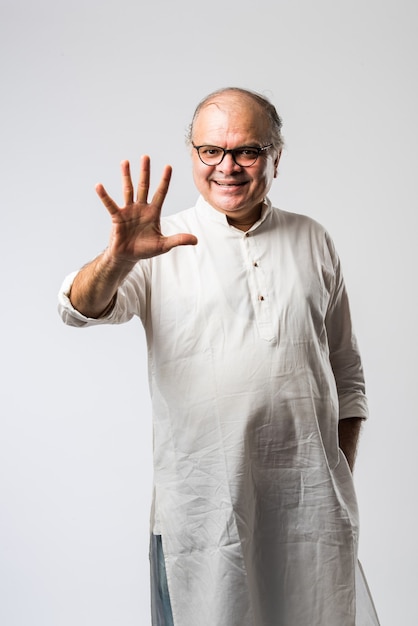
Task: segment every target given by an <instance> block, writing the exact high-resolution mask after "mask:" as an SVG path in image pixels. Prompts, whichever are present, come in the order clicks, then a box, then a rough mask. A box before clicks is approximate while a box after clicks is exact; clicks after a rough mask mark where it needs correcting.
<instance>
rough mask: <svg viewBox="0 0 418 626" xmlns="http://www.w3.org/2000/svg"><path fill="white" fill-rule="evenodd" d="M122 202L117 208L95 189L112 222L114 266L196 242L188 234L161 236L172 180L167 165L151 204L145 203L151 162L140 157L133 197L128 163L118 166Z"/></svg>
mask: <svg viewBox="0 0 418 626" xmlns="http://www.w3.org/2000/svg"><path fill="white" fill-rule="evenodd" d="M121 172H122V188H123V199H124V203H125V205H124V206H123V207H119V206H118V205H117V204H116V203H115V202H114V200H112V198H111V197H110V196H109V195H108V194H107V192H106V190H105V188H104V187H103V185H101V184H98V185H96V192H97V194H98V195H99V197H100V199H101V201H102V202H103V204H104V205H105V207H106V209H107V210H108V211H109V213H110V216H111V218H112V231H111V236H110V241H109V246H108V250H107V253H108V255H109V256H110V257H111V258H112V259H113V261H116V262H119V263H120V262H122V263H126V262H127V263H135V262H137V261H139V260H140V259H146V258H149V257H153V256H158V255H159V254H164V253H165V252H168V251H169V250H171V249H172V248H174V247H176V246H183V245H194V244H196V243H197V239H196V237H195V236H194V235H191V234H190V233H179V234H176V235H171V236H169V237H165V236H164V235H163V234H162V232H161V227H160V216H161V208H162V205H163V203H164V200H165V197H166V195H167V191H168V187H169V184H170V179H171V167H170V166H169V165H166V166H165V168H164V171H163V175H162V178H161V181H160V183H159V185H158V187H157V190H156V191H155V193H154V195H153V198H152V200H151V202H148V193H149V184H150V159H149V157H148V156H143V157H141V166H140V173H139V182H138V188H137V193H136V198H135V194H134V187H133V184H132V178H131V172H130V166H129V162H128V161H123V162H122V163H121Z"/></svg>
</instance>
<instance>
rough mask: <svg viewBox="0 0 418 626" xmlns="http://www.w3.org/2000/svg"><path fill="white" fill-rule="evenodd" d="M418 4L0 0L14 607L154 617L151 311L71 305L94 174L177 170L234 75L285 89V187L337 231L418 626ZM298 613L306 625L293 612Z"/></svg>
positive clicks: (41, 618)
mask: <svg viewBox="0 0 418 626" xmlns="http://www.w3.org/2000/svg"><path fill="white" fill-rule="evenodd" d="M417 6H418V5H417V4H416V1H415V0H396V1H395V0H351V1H350V2H347V1H346V0H344V2H343V1H339V0H317V1H315V0H288V1H287V0H274V1H273V0H272V1H269V0H257V2H255V1H253V2H249V1H248V0H239V1H238V0H222V1H220V0H213V1H209V0H207V1H206V2H204V3H203V2H199V0H177V2H176V1H174V0H170V1H169V0H166V1H165V0H154V1H153V2H150V3H145V2H143V1H141V2H138V0H137V1H135V0H129V1H128V0H100V1H99V0H71V2H67V1H65V2H64V1H63V0H36V1H33V0H1V2H0V46H1V76H0V78H1V81H0V89H1V100H0V103H1V118H0V124H1V136H0V149H1V167H0V176H1V196H0V199H1V226H0V238H1V240H0V253H1V289H0V298H1V307H0V315H1V324H0V332H1V344H0V346H1V348H0V349H1V352H0V354H1V357H0V358H1V378H0V380H1V383H0V384H1V400H0V402H1V405H0V411H1V431H0V624H1V625H2V626H74V625H77V626H96V625H97V626H138V625H141V626H142V625H146V624H149V623H150V622H149V608H148V607H149V577H148V525H149V507H150V499H151V483H152V457H151V448H152V427H151V418H150V403H149V398H148V386H147V374H146V348H145V344H144V336H143V332H142V328H141V325H140V323H139V322H138V321H132V322H131V323H129V324H127V325H125V326H119V327H106V328H104V327H101V328H93V329H83V330H77V329H73V328H68V327H66V326H64V325H63V324H62V322H61V321H60V319H59V318H58V315H57V313H56V294H57V291H58V289H59V286H60V284H61V281H62V280H63V278H64V276H65V275H66V274H67V273H69V272H70V271H72V270H74V269H77V268H78V267H80V266H81V265H82V264H83V263H85V262H87V261H88V260H90V259H91V258H92V257H94V256H95V255H96V254H98V253H99V252H100V251H101V250H102V249H103V248H104V247H105V246H106V244H107V238H108V232H109V217H108V214H107V212H106V210H105V209H104V207H103V206H102V205H101V203H100V201H99V199H98V197H97V196H96V194H95V192H94V185H95V183H97V182H99V181H100V182H103V184H105V186H106V188H107V189H108V190H109V192H110V193H111V195H113V196H114V197H115V198H116V199H118V200H119V199H120V198H121V193H120V175H119V163H120V161H121V160H122V159H125V158H127V159H129V160H131V162H132V169H133V171H134V172H136V171H137V168H138V163H139V157H140V155H141V154H143V153H147V154H149V155H150V156H151V159H152V184H153V186H154V187H155V184H156V183H157V182H158V180H159V177H160V173H161V170H162V167H163V165H164V164H165V163H171V164H172V166H173V180H172V185H171V188H170V191H169V194H168V197H167V200H166V204H165V208H164V212H165V213H166V214H169V213H172V212H175V211H177V210H180V209H183V208H187V207H189V206H191V205H192V204H193V203H194V201H195V199H196V197H197V193H196V191H195V189H194V186H193V182H192V177H191V170H190V162H189V161H190V157H189V154H188V151H187V149H186V147H185V143H184V136H185V132H186V128H187V126H188V124H189V122H190V119H191V115H192V113H193V110H194V107H195V105H196V104H197V102H198V101H199V100H200V99H201V98H202V97H203V96H205V95H206V94H207V93H209V92H210V91H212V90H214V89H217V88H219V87H225V86H230V85H234V86H240V87H248V88H250V89H255V90H257V91H260V92H261V93H263V94H265V95H267V96H268V97H270V98H271V99H272V101H273V102H274V103H275V104H276V106H277V108H278V110H279V112H280V113H281V115H282V117H283V120H284V135H285V139H286V150H285V152H284V154H283V158H282V162H281V165H280V175H279V178H278V179H277V180H276V181H275V182H274V185H273V188H272V191H271V193H270V197H271V198H272V200H273V202H274V204H275V205H276V206H279V207H281V208H283V209H286V210H290V211H296V212H299V213H305V214H309V215H310V216H312V217H314V218H315V219H317V220H318V221H319V222H321V223H322V224H324V225H325V226H326V227H327V229H328V230H329V231H330V233H331V235H332V237H333V239H334V241H335V243H336V246H337V249H338V251H339V253H340V257H341V260H342V264H343V268H344V272H345V277H346V282H347V285H348V289H349V294H350V299H351V306H352V310H353V317H354V322H355V328H356V331H357V335H358V340H359V343H360V347H361V350H362V355H363V359H364V367H365V371H366V376H367V389H368V396H369V401H370V411H371V417H370V420H369V422H368V423H367V425H366V427H365V428H364V432H363V435H362V438H361V445H360V452H359V456H358V461H357V466H356V470H355V483H356V488H357V494H358V500H359V506H360V515H361V536H360V558H361V561H362V563H363V566H364V569H365V572H366V575H367V577H368V581H369V584H370V588H371V591H372V594H373V596H374V600H375V603H376V606H377V609H378V612H379V615H380V618H381V622H382V626H394V625H396V626H398V625H401V626H415V625H416V623H417V622H416V597H415V596H416V590H417V583H418V579H417V567H416V562H417V549H418V541H417V536H418V534H417V532H416V515H417V514H416V500H417V490H416V479H417V460H416V440H417V434H418V428H417V410H416V389H417V380H416V379H417V370H416V353H417V334H416V331H414V328H415V325H416V316H417V314H416V295H415V292H416V288H417V278H416V273H417V247H416V234H417V225H416V213H417V209H418V206H417V191H416V187H417V186H416V180H417V172H418V159H417V146H418V132H417V120H416V115H417V111H418V90H417V76H418V67H417V65H418V44H417V35H416V34H417V27H418V24H417V16H418V9H417ZM289 626H291V625H289Z"/></svg>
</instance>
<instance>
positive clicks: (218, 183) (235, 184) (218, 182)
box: [213, 180, 247, 187]
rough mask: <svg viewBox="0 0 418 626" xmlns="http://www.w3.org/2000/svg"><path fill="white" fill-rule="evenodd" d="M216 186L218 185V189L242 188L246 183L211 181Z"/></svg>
mask: <svg viewBox="0 0 418 626" xmlns="http://www.w3.org/2000/svg"><path fill="white" fill-rule="evenodd" d="M213 182H214V183H215V184H216V185H218V186H219V187H242V186H243V185H246V184H247V181H241V182H238V181H233V182H229V183H228V182H222V181H220V180H214V181H213Z"/></svg>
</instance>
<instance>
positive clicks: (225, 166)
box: [216, 152, 241, 173]
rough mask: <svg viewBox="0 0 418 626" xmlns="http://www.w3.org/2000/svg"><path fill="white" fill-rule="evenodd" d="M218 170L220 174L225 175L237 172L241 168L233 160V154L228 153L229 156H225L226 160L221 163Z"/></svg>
mask: <svg viewBox="0 0 418 626" xmlns="http://www.w3.org/2000/svg"><path fill="white" fill-rule="evenodd" d="M216 169H217V170H218V171H219V172H224V173H228V172H237V171H239V170H240V169H241V166H240V165H238V164H237V163H235V161H234V159H233V158H232V154H231V153H230V152H228V153H227V154H225V156H224V158H223V159H222V161H221V162H220V163H219V165H218V166H217V168H216Z"/></svg>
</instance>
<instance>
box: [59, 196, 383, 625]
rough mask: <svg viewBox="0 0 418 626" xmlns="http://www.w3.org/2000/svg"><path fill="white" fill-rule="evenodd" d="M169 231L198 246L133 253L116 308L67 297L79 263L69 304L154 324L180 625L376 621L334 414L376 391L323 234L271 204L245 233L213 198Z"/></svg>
mask: <svg viewBox="0 0 418 626" xmlns="http://www.w3.org/2000/svg"><path fill="white" fill-rule="evenodd" d="M163 232H164V233H165V234H167V235H168V234H171V233H175V232H191V233H193V234H194V235H196V236H197V237H198V240H199V243H198V245H197V246H190V247H180V248H176V249H174V250H172V251H171V252H170V253H168V254H166V255H163V256H159V257H156V258H154V259H149V260H145V261H141V262H139V263H137V265H136V266H135V268H134V269H133V270H132V272H131V273H130V274H129V276H128V277H127V278H126V279H125V281H124V283H123V284H122V285H121V287H120V288H119V290H118V294H117V300H116V303H115V307H114V309H113V310H112V311H111V312H110V313H109V314H108V316H107V317H106V318H104V319H100V320H92V319H88V318H85V317H84V316H82V315H81V314H80V313H78V312H77V311H75V310H74V309H73V308H72V306H71V303H70V301H69V298H68V293H69V290H70V286H71V282H72V280H73V277H74V275H71V276H69V277H68V279H67V280H66V281H65V282H64V285H63V288H62V292H61V294H60V311H61V315H62V317H63V319H64V321H65V322H66V323H68V324H72V325H75V326H85V325H92V324H101V323H122V322H126V321H128V320H129V319H131V318H132V317H133V316H138V317H139V318H140V319H141V320H142V323H143V325H144V328H145V332H146V336H147V343H148V351H149V379H150V392H151V398H152V408H153V424H154V501H153V507H152V515H151V530H152V531H153V532H154V533H155V534H161V535H162V541H163V548H164V555H165V562H166V570H167V579H168V586H169V591H170V599H171V606H172V611H173V617H174V624H175V626H196V624H198V625H199V626H373V625H376V624H378V621H377V617H376V614H375V611H374V608H373V604H372V601H371V598H370V594H369V593H368V590H367V585H366V583H365V581H364V576H363V574H362V572H361V570H360V569H359V566H358V563H357V546H358V511H357V504H356V497H355V493H354V488H353V481H352V476H351V472H350V470H349V467H348V464H347V461H346V459H345V457H344V455H343V454H342V452H341V450H339V448H338V421H339V419H345V418H348V417H360V418H366V417H367V402H366V397H365V388H364V378H363V370H362V365H361V360H360V355H359V351H358V348H357V343H356V339H355V336H354V334H353V331H352V325H351V317H350V310H349V303H348V298H347V293H346V289H345V286H344V280H343V277H342V273H341V267H340V262H339V259H338V256H337V253H336V251H335V248H334V245H333V243H332V241H331V239H330V237H329V235H328V234H327V232H326V231H325V230H324V229H323V227H322V226H320V225H319V224H318V223H317V222H315V221H313V220H312V219H310V218H308V217H305V216H301V215H296V214H292V213H288V212H285V211H281V210H278V209H274V208H272V206H271V203H270V202H269V201H268V200H266V203H265V206H264V208H263V212H262V217H261V219H260V220H259V221H258V222H257V223H256V224H254V226H253V227H252V228H251V229H250V231H248V232H247V233H243V232H242V231H240V230H238V229H235V228H234V227H232V226H230V225H229V224H228V222H227V220H226V218H225V216H224V215H223V214H222V213H220V212H218V211H216V210H214V209H213V208H212V207H211V206H209V205H208V204H207V203H206V202H205V201H204V200H203V199H202V198H200V199H199V201H198V203H197V205H196V207H194V208H193V209H189V210H186V211H183V212H181V213H178V214H177V215H174V216H170V217H168V218H165V219H164V220H163ZM356 580H357V582H356ZM356 615H357V620H356ZM359 616H361V617H359Z"/></svg>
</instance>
